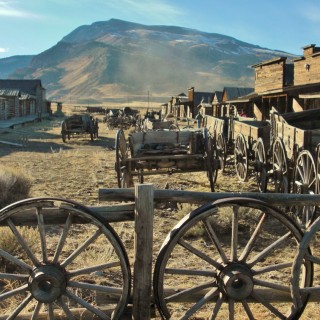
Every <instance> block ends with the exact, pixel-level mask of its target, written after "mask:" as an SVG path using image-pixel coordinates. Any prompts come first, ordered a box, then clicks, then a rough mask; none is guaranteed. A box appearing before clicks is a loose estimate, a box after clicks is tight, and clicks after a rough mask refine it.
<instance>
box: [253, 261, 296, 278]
mask: <svg viewBox="0 0 320 320" xmlns="http://www.w3.org/2000/svg"><path fill="white" fill-rule="evenodd" d="M291 266H292V263H291V262H284V263H279V264H274V265H270V266H267V267H264V268H259V269H255V270H253V272H254V275H258V274H262V273H269V272H271V271H277V270H282V269H288V268H291Z"/></svg>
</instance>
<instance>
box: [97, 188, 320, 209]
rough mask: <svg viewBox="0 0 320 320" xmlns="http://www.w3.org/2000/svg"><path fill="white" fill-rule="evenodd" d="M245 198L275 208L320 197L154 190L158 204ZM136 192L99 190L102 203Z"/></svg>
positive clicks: (130, 198) (319, 201)
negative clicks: (162, 202) (259, 201)
mask: <svg viewBox="0 0 320 320" xmlns="http://www.w3.org/2000/svg"><path fill="white" fill-rule="evenodd" d="M234 197H245V198H251V199H257V200H261V201H265V202H267V203H270V204H272V205H273V206H284V207H286V206H288V205H290V206H293V205H294V206H296V205H301V206H305V205H318V206H320V195H317V194H289V193H260V192H219V193H218V192H197V191H184V190H154V200H155V201H157V202H161V201H164V202H167V201H175V202H179V203H193V204H203V203H208V202H213V201H216V200H219V199H225V198H234ZM134 199H135V196H134V190H133V189H132V188H129V189H99V200H100V201H133V200H134Z"/></svg>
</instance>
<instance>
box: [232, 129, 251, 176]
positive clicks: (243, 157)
mask: <svg viewBox="0 0 320 320" xmlns="http://www.w3.org/2000/svg"><path fill="white" fill-rule="evenodd" d="M234 154H235V168H236V172H237V176H238V178H239V180H240V181H246V180H247V177H248V154H247V146H246V141H245V138H244V136H243V135H242V134H240V135H238V136H237V138H236V142H235V148H234Z"/></svg>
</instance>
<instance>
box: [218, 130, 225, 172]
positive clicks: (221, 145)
mask: <svg viewBox="0 0 320 320" xmlns="http://www.w3.org/2000/svg"><path fill="white" fill-rule="evenodd" d="M216 149H217V157H218V158H219V160H220V169H221V170H222V172H224V170H225V166H226V159H227V145H226V140H225V138H224V136H223V134H222V133H218V136H217V142H216Z"/></svg>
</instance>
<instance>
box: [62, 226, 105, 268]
mask: <svg viewBox="0 0 320 320" xmlns="http://www.w3.org/2000/svg"><path fill="white" fill-rule="evenodd" d="M100 235H101V230H97V231H96V232H95V233H94V234H93V235H92V236H91V237H90V238H88V239H87V240H86V241H85V242H84V243H83V244H82V245H81V246H80V247H78V248H77V249H76V250H75V251H74V252H73V253H72V254H71V255H70V256H69V257H68V258H67V259H66V260H64V261H63V262H62V263H61V266H62V267H64V268H65V267H66V266H67V265H68V264H70V263H71V262H72V261H73V260H74V259H75V258H76V257H77V256H78V255H79V254H81V253H82V252H83V251H84V250H85V249H86V248H87V247H88V246H90V244H92V243H93V242H94V241H95V240H97V238H98V237H99V236H100Z"/></svg>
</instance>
